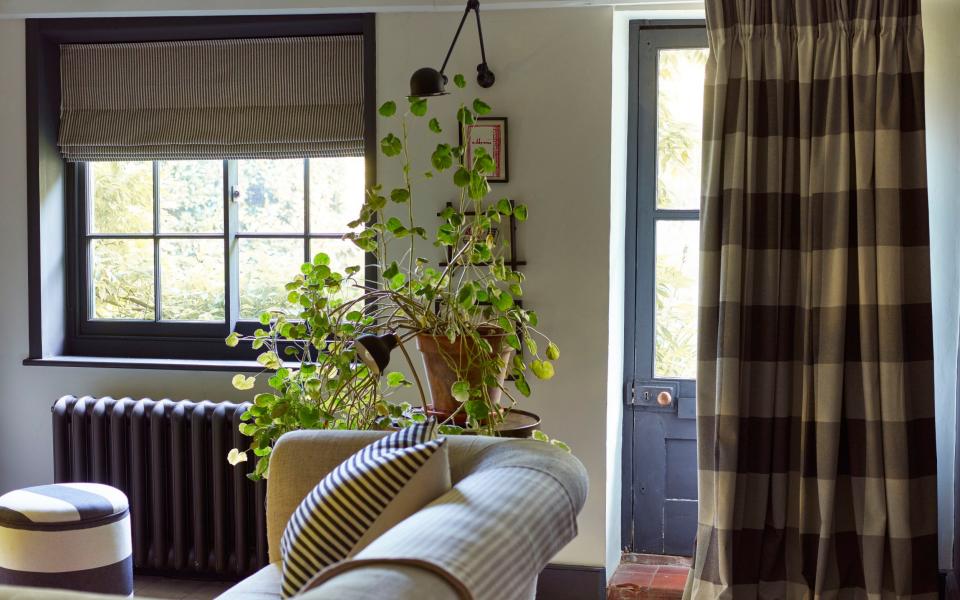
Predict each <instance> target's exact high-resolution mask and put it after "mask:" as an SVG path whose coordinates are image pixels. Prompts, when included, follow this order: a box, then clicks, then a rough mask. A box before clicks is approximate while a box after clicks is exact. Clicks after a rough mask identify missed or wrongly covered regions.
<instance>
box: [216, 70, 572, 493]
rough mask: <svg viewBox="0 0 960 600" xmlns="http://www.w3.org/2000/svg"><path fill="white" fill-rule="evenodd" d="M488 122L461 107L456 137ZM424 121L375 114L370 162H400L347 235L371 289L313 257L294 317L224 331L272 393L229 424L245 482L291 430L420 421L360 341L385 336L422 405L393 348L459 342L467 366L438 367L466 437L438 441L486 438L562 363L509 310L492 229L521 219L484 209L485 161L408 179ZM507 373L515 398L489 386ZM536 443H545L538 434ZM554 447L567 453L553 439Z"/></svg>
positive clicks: (418, 102) (390, 107) (503, 209)
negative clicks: (428, 221)
mask: <svg viewBox="0 0 960 600" xmlns="http://www.w3.org/2000/svg"><path fill="white" fill-rule="evenodd" d="M454 82H455V83H456V85H457V86H458V87H461V88H462V87H464V85H465V81H464V78H463V77H462V76H458V77H455V78H454ZM489 112H490V107H489V106H488V105H487V104H486V103H485V102H483V101H482V100H480V99H476V100H474V101H473V103H472V104H471V105H470V106H466V105H460V106H459V108H458V109H457V112H456V122H457V126H458V127H459V128H460V129H461V133H462V134H464V135H462V136H461V139H466V135H465V133H466V132H465V128H466V127H467V126H469V125H471V124H473V123H474V122H475V118H476V116H477V115H484V114H487V113H489ZM428 113H429V106H428V102H427V99H425V98H416V97H411V98H409V99H408V100H407V110H406V112H404V113H401V112H400V111H399V109H398V106H397V103H396V102H393V101H389V102H385V103H384V104H383V105H381V106H380V108H379V114H380V116H381V117H382V118H383V119H384V120H385V121H386V122H387V123H389V125H390V126H391V127H395V132H390V133H387V134H386V135H385V136H384V137H383V138H382V139H381V140H380V151H381V153H382V154H383V155H384V156H385V157H386V158H388V159H391V160H395V161H398V162H399V164H400V173H401V175H402V182H401V184H400V185H399V186H398V187H396V188H394V189H391V190H389V191H387V190H385V189H384V188H383V187H382V186H380V185H375V186H373V187H371V188H369V189H368V190H367V191H366V196H365V201H364V204H363V207H362V209H361V212H360V215H358V218H357V219H356V220H355V221H353V222H351V223H350V224H349V225H350V227H351V228H355V229H356V231H355V232H354V233H350V234H347V235H346V236H345V238H346V239H348V240H350V241H352V242H353V243H354V244H356V245H357V246H358V247H360V248H361V249H363V250H364V251H366V252H367V253H369V254H370V255H372V256H373V257H374V260H375V264H374V266H373V268H375V269H376V274H377V277H376V280H375V283H372V282H371V281H368V280H367V279H366V276H367V271H366V270H365V269H364V266H362V265H353V266H349V267H347V268H345V269H344V270H343V272H338V271H336V270H334V269H332V268H331V266H330V259H329V257H328V256H327V255H326V254H323V253H321V254H317V255H316V256H315V257H314V258H313V260H312V262H310V263H305V264H303V265H302V267H301V269H300V274H298V275H297V276H296V277H295V278H294V279H293V280H292V281H291V282H290V283H288V284H287V285H286V290H287V293H288V297H287V299H288V301H289V302H290V303H291V304H294V305H295V306H297V307H298V308H299V312H297V313H296V314H291V313H290V312H289V311H288V310H285V309H281V308H276V309H271V310H269V311H265V312H264V313H262V314H261V315H260V323H261V325H262V327H261V328H260V329H257V330H256V331H255V332H254V334H253V335H252V336H241V335H240V334H238V333H232V334H231V335H230V336H229V337H228V338H227V340H226V342H227V344H228V345H230V346H236V345H237V344H239V343H240V342H241V341H243V342H249V343H250V344H251V345H252V347H253V348H255V349H262V353H261V354H260V355H259V357H258V359H257V361H258V362H259V363H260V364H261V365H262V366H263V368H264V371H263V372H262V373H261V374H262V375H266V376H267V385H268V386H269V388H270V391H269V392H265V393H259V394H256V395H255V397H254V400H253V404H252V406H251V407H250V409H249V410H248V411H247V412H246V413H244V415H243V416H242V420H243V421H244V423H243V424H242V425H241V426H240V431H241V432H242V433H243V434H245V435H247V436H249V437H250V438H251V444H250V448H249V451H252V452H253V454H254V455H256V456H257V457H258V460H257V465H256V467H255V470H254V471H253V473H251V477H252V478H254V479H259V478H261V477H265V476H266V475H267V472H268V468H269V457H270V453H271V451H272V448H273V444H274V442H275V441H276V440H277V439H278V438H279V437H280V436H281V435H283V434H284V433H286V432H288V431H292V430H296V429H310V428H323V429H387V428H391V427H398V426H400V427H402V426H406V425H408V424H410V423H412V422H418V421H422V420H423V419H425V418H426V417H425V415H424V413H423V412H421V411H418V410H414V409H413V407H411V405H410V404H409V403H405V402H404V403H395V402H391V396H393V395H394V394H395V393H396V392H397V391H398V390H399V389H401V388H408V387H412V386H413V385H414V382H410V381H408V380H407V378H406V377H405V376H404V375H403V374H402V373H400V372H398V371H394V372H389V373H384V374H376V373H373V372H371V370H370V369H368V368H367V367H366V366H365V365H364V364H363V362H362V361H361V360H359V357H358V355H357V350H356V348H355V341H356V340H357V339H358V338H359V337H360V336H362V335H365V334H382V333H384V332H393V333H395V334H396V335H397V336H398V338H399V339H400V342H401V346H400V353H401V354H402V355H403V357H404V359H406V361H407V363H408V366H409V368H410V370H411V372H412V373H413V375H414V378H415V380H416V386H417V388H418V389H419V391H420V396H421V400H423V401H424V402H425V401H426V398H425V396H424V391H423V386H422V384H421V382H420V380H419V378H418V376H417V374H416V370H415V368H414V367H413V365H412V363H411V361H410V357H409V355H408V353H407V351H406V349H405V348H404V347H403V343H404V342H408V341H410V340H412V339H414V338H416V337H417V336H418V335H421V334H429V335H434V336H438V337H443V338H446V339H447V340H449V341H451V342H453V341H456V340H460V341H461V342H463V343H464V344H465V346H466V347H467V348H470V349H471V350H473V351H471V352H470V353H469V354H470V355H469V357H468V360H467V364H462V363H458V362H457V361H455V360H453V358H452V357H444V360H445V361H446V362H447V364H448V365H449V366H450V368H451V369H453V370H454V372H455V373H456V375H457V381H456V382H455V383H454V384H453V385H452V388H451V390H450V392H451V394H452V396H453V397H454V398H455V399H456V400H457V401H459V402H460V408H459V409H458V410H457V413H460V412H461V411H462V412H463V413H464V414H465V416H466V426H465V427H461V426H458V425H455V424H454V422H453V421H454V416H451V417H450V418H448V419H447V420H446V421H444V422H443V423H441V426H440V430H441V432H442V433H445V434H455V433H461V432H464V431H468V432H473V433H483V434H492V435H495V434H496V429H497V426H498V425H499V424H500V423H501V422H502V420H503V419H504V417H505V416H506V414H507V413H508V412H509V410H510V409H512V408H513V407H514V406H515V405H516V404H517V402H518V400H517V394H519V395H522V396H528V395H529V394H530V384H529V381H528V373H532V374H533V375H534V377H536V378H539V379H550V378H552V377H553V375H554V366H553V361H555V360H557V359H558V358H559V357H560V350H559V348H558V347H557V345H556V344H554V343H553V342H551V341H550V340H549V339H548V338H546V337H545V336H544V335H543V334H542V333H541V332H540V331H539V329H538V320H539V319H538V316H537V314H536V312H534V311H532V310H527V309H524V308H522V307H520V306H519V305H518V303H517V300H518V299H519V298H520V297H521V296H522V295H523V288H522V284H523V281H524V276H523V274H522V273H519V272H517V271H514V270H513V269H512V268H511V267H510V265H508V264H507V263H506V261H505V258H504V257H505V256H506V254H507V252H508V248H506V246H505V244H504V243H503V242H502V241H501V240H499V239H498V236H497V229H498V228H499V226H500V224H501V223H503V222H504V221H505V220H506V219H507V218H508V217H510V216H511V215H512V216H513V217H514V218H515V219H516V220H517V221H525V220H526V219H527V215H528V209H527V207H526V206H525V205H523V204H516V203H514V202H512V201H511V200H509V199H508V198H499V199H497V200H495V201H487V197H488V195H489V193H490V186H489V184H488V182H487V174H489V173H490V172H492V171H493V168H494V162H493V159H492V158H491V157H490V156H489V155H488V154H487V153H485V152H484V151H483V150H482V149H479V148H478V149H476V150H475V155H474V158H473V161H472V164H466V163H465V152H464V148H463V147H462V146H454V145H451V144H448V143H444V142H438V143H436V144H435V145H434V148H433V150H432V151H431V152H430V155H429V157H428V164H425V165H422V166H420V167H419V168H415V167H414V163H413V160H412V157H411V156H410V152H409V150H410V147H409V129H410V128H411V126H412V125H414V124H416V125H419V124H423V125H424V126H425V129H426V132H425V134H426V135H432V136H438V135H441V134H442V133H443V131H444V129H443V127H442V125H441V122H440V120H439V119H438V118H436V117H430V116H429V115H428ZM414 173H419V174H418V175H414ZM441 176H446V177H449V178H450V181H451V182H452V183H453V189H454V190H455V192H456V195H457V201H456V202H454V203H452V204H451V206H448V207H447V208H445V209H444V210H443V212H442V213H441V214H440V221H441V223H440V225H439V226H438V227H436V228H435V229H432V230H431V231H430V232H429V233H428V230H427V229H426V228H425V227H424V226H423V225H421V224H419V223H418V222H417V220H416V218H415V211H414V202H415V198H414V188H415V185H416V184H417V183H419V182H422V181H424V180H429V179H434V178H439V177H441ZM389 205H396V207H395V208H396V209H397V210H395V211H391V212H396V213H398V214H403V213H405V218H404V217H398V216H388V214H387V208H388V206H389ZM404 208H405V209H406V210H403V209H404ZM418 241H419V242H420V243H421V244H424V245H425V244H427V243H430V244H432V245H433V246H435V247H436V248H439V249H441V250H442V251H443V252H444V254H446V255H447V256H449V257H450V258H449V261H447V264H444V265H443V266H441V265H440V263H438V262H437V261H432V260H430V259H427V258H424V257H422V256H419V255H418V254H417V243H418ZM491 334H492V335H495V336H503V337H502V341H503V343H504V344H506V345H507V346H509V347H510V348H512V349H513V350H514V351H515V352H514V353H513V354H512V356H511V358H510V360H509V364H507V365H505V364H504V362H503V359H502V358H501V356H500V355H498V354H497V353H495V352H494V351H493V348H492V347H491V344H490V342H489V341H488V339H489V336H490V335H491ZM538 339H540V340H542V343H538V342H537V340H538ZM541 345H542V354H541ZM504 368H506V369H507V370H508V371H509V373H510V374H511V375H512V382H510V383H512V386H510V385H509V384H508V383H504V382H503V381H502V380H500V378H499V375H500V373H502V372H503V370H504ZM468 372H479V374H480V377H479V380H478V381H477V380H476V377H474V379H475V381H474V382H471V381H470V378H469V377H468V376H467V373H468ZM257 377H259V375H258V376H254V377H249V376H245V375H236V376H235V377H234V379H233V384H234V386H235V387H236V388H237V389H240V390H248V389H252V388H253V387H254V385H255V383H256V379H257ZM511 387H512V389H511ZM494 388H499V389H500V390H502V392H501V400H500V402H499V403H497V402H494V401H492V400H491V398H490V389H494ZM461 422H462V420H461ZM534 437H535V438H536V439H540V440H544V441H549V438H548V437H547V436H546V435H545V434H544V433H543V432H540V431H537V432H535V434H534ZM553 443H554V444H556V445H558V446H560V447H563V448H566V446H565V445H564V444H563V443H562V442H559V441H557V440H553ZM246 459H247V456H246V451H240V450H237V451H236V452H231V455H230V461H231V463H232V464H237V463H239V462H242V461H245V460H246Z"/></svg>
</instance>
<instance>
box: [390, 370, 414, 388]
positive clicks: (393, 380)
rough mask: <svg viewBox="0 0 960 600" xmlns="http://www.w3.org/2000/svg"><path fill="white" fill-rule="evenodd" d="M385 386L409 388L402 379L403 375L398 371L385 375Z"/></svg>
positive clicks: (404, 379)
mask: <svg viewBox="0 0 960 600" xmlns="http://www.w3.org/2000/svg"><path fill="white" fill-rule="evenodd" d="M387 385H389V386H390V387H400V386H409V385H411V384H410V382H409V381H407V378H406V377H404V375H403V373H400V372H399V371H393V372H391V373H387Z"/></svg>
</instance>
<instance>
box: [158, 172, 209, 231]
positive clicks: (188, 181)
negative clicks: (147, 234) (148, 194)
mask: <svg viewBox="0 0 960 600" xmlns="http://www.w3.org/2000/svg"><path fill="white" fill-rule="evenodd" d="M157 179H158V181H157V188H158V195H159V201H160V231H162V232H164V233H219V232H221V231H223V161H219V160H165V161H161V162H159V163H157Z"/></svg>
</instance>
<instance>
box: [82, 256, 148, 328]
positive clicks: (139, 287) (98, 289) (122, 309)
mask: <svg viewBox="0 0 960 600" xmlns="http://www.w3.org/2000/svg"><path fill="white" fill-rule="evenodd" d="M90 255H91V258H90V261H91V263H92V266H91V269H90V274H91V281H92V289H93V294H92V295H93V305H92V306H91V307H90V316H91V318H94V319H147V320H151V321H152V320H153V319H154V302H153V241H152V240H92V241H91V247H90Z"/></svg>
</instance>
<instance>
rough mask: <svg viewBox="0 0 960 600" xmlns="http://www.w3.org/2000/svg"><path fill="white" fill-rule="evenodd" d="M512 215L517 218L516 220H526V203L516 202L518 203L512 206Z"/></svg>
mask: <svg viewBox="0 0 960 600" xmlns="http://www.w3.org/2000/svg"><path fill="white" fill-rule="evenodd" d="M513 215H514V216H515V217H517V220H518V221H526V220H527V205H526V204H518V205H517V206H516V207H514V209H513Z"/></svg>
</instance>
